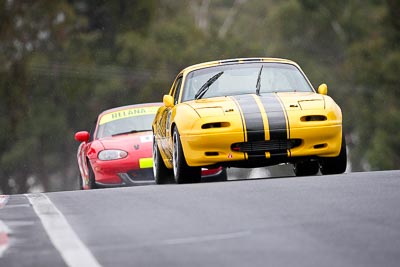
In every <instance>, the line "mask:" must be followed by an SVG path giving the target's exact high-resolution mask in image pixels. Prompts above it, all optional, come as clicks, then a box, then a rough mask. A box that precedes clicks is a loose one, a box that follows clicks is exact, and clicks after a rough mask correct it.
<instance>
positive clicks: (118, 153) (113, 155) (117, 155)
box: [98, 149, 128, 160]
mask: <svg viewBox="0 0 400 267" xmlns="http://www.w3.org/2000/svg"><path fill="white" fill-rule="evenodd" d="M126 156H128V152H126V151H123V150H117V149H109V150H103V151H101V152H100V153H99V155H98V158H99V160H115V159H123V158H125V157H126Z"/></svg>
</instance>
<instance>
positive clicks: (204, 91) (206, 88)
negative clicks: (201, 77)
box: [194, 71, 224, 100]
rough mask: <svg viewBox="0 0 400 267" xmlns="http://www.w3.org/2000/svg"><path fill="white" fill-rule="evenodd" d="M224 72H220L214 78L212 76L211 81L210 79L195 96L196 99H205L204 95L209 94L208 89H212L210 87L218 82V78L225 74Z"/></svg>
mask: <svg viewBox="0 0 400 267" xmlns="http://www.w3.org/2000/svg"><path fill="white" fill-rule="evenodd" d="M223 73H224V72H223V71H221V72H218V73H217V74H215V75H214V76H212V77H211V78H210V79H208V81H206V82H205V83H204V84H203V85H202V86H201V87H200V89H199V91H197V93H196V94H195V95H194V99H196V100H197V99H200V98H202V97H203V95H204V94H205V93H206V92H207V90H208V88H210V86H211V85H212V84H213V83H214V82H215V81H216V80H218V78H219V77H220V76H221V75H222V74H223Z"/></svg>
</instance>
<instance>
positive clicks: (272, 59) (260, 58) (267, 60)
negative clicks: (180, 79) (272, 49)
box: [181, 57, 299, 73]
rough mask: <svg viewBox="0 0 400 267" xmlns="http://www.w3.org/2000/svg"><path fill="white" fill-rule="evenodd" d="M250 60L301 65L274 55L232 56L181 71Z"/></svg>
mask: <svg viewBox="0 0 400 267" xmlns="http://www.w3.org/2000/svg"><path fill="white" fill-rule="evenodd" d="M249 62H272V63H273V62H276V63H287V64H292V65H296V66H297V67H299V66H298V64H297V63H296V62H294V61H292V60H288V59H283V58H272V57H257V58H255V57H253V58H232V59H223V60H215V61H208V62H203V63H199V64H195V65H191V66H188V67H186V68H184V69H183V70H182V71H181V73H184V72H185V73H187V72H191V71H193V70H197V69H202V68H208V67H214V66H218V65H228V64H233V63H238V64H241V63H249Z"/></svg>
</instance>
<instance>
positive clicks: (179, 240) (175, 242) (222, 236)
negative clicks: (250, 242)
mask: <svg viewBox="0 0 400 267" xmlns="http://www.w3.org/2000/svg"><path fill="white" fill-rule="evenodd" d="M250 234H251V231H241V232H233V233H226V234H216V235H206V236H196V237H183V238H175V239H168V240H164V241H163V242H162V243H163V244H164V245H181V244H189V243H200V242H207V241H215V240H225V239H233V238H240V237H243V236H247V235H250Z"/></svg>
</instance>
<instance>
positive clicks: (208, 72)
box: [152, 58, 347, 183]
mask: <svg viewBox="0 0 400 267" xmlns="http://www.w3.org/2000/svg"><path fill="white" fill-rule="evenodd" d="M327 91H328V88H327V85H326V84H321V85H320V86H319V88H318V92H316V91H315V90H314V88H313V86H312V85H311V83H310V81H309V80H308V79H307V77H306V75H305V74H304V73H303V71H302V70H301V68H300V67H299V66H298V65H297V64H296V63H295V62H293V61H290V60H285V59H277V58H240V59H229V60H221V61H212V62H206V63H202V64H197V65H193V66H190V67H187V68H185V69H184V70H182V71H181V72H180V73H179V74H178V76H177V77H176V79H175V81H174V83H173V84H172V87H171V89H170V91H169V94H168V95H164V99H163V103H164V104H163V105H162V106H161V107H160V108H159V109H158V111H157V114H156V117H155V119H154V121H153V125H152V127H153V134H154V137H153V138H154V140H153V141H154V142H153V163H154V164H153V171H154V174H155V178H156V182H157V183H164V181H166V180H168V179H169V178H170V177H171V176H172V175H173V176H174V178H175V181H176V182H177V183H191V182H192V183H194V182H200V177H201V168H203V167H207V168H209V167H213V166H214V167H215V166H223V167H244V168H252V167H262V166H269V165H276V164H280V163H292V164H293V166H294V168H293V169H294V173H295V174H296V175H297V176H303V175H315V174H317V173H318V172H319V171H321V173H322V174H337V173H343V172H344V171H345V170H346V162H347V158H346V142H345V138H344V134H343V130H342V112H341V110H340V108H339V106H338V105H337V104H336V103H335V101H333V100H332V98H331V97H329V96H327Z"/></svg>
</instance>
